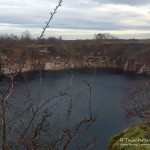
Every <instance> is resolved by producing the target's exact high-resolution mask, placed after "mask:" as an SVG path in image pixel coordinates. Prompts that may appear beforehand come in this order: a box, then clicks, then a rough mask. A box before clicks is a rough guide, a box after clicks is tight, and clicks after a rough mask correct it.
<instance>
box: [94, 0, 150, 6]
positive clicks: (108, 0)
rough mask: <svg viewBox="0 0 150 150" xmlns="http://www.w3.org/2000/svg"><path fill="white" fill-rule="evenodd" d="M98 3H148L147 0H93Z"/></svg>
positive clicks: (149, 2)
mask: <svg viewBox="0 0 150 150" xmlns="http://www.w3.org/2000/svg"><path fill="white" fill-rule="evenodd" d="M94 1H96V2H98V3H100V4H106V3H109V4H127V5H146V4H150V1H149V0H94Z"/></svg>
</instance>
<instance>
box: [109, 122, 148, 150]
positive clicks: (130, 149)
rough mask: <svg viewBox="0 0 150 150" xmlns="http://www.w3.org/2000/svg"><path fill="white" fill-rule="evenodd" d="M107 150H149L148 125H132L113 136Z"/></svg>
mask: <svg viewBox="0 0 150 150" xmlns="http://www.w3.org/2000/svg"><path fill="white" fill-rule="evenodd" d="M108 150H150V123H140V124H137V125H134V126H132V127H130V128H127V129H126V130H124V131H123V132H122V133H119V134H117V135H115V136H113V137H112V138H111V139H110V142H109V145H108Z"/></svg>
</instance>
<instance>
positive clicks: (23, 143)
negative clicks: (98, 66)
mask: <svg viewBox="0 0 150 150" xmlns="http://www.w3.org/2000/svg"><path fill="white" fill-rule="evenodd" d="M61 3H62V0H59V2H58V5H57V6H56V8H55V9H54V11H53V12H52V13H51V15H50V19H49V20H48V22H46V26H45V27H44V28H43V31H42V33H41V36H40V37H39V38H38V41H39V40H40V39H41V38H42V37H43V34H44V32H45V30H46V28H47V27H48V25H49V23H50V21H51V20H52V18H53V16H54V14H55V13H56V11H57V9H58V8H59V7H60V6H61ZM36 45H37V42H36V43H35V45H34V46H33V47H32V48H35V47H36ZM28 57H29V55H28V54H27V55H25V57H24V59H23V61H22V62H21V63H20V65H19V66H18V67H17V69H16V66H15V67H13V66H10V69H12V70H11V71H10V70H8V72H6V71H2V73H3V74H4V75H5V76H6V77H7V80H6V81H5V82H4V83H3V86H2V88H1V90H0V137H1V138H0V149H2V150H11V149H12V150H13V149H18V150H19V149H26V150H31V149H32V150H38V149H39V150H41V149H43V150H44V149H45V150H48V149H49V150H58V149H63V150H67V149H69V148H70V145H71V143H73V142H74V140H75V139H76V138H79V137H81V136H82V135H83V134H84V133H85V132H86V131H87V130H88V128H89V126H90V125H91V124H92V123H93V122H94V121H95V119H96V115H95V114H93V112H92V107H91V100H92V99H91V94H92V85H93V80H92V82H87V81H86V85H87V86H88V88H89V93H90V94H89V100H88V101H87V102H88V103H89V105H88V107H89V113H88V115H87V117H85V118H82V119H81V120H79V121H77V122H75V123H74V124H72V125H70V126H69V122H70V120H71V115H72V111H73V107H74V104H75V102H76V100H77V99H79V98H80V97H79V96H77V97H76V98H74V99H73V98H72V99H70V105H69V108H68V111H67V114H66V119H65V120H66V121H65V124H64V126H63V127H62V128H61V129H57V128H55V125H54V124H53V123H52V122H51V121H50V120H49V118H50V117H51V113H52V112H51V108H52V107H53V106H54V105H55V102H59V100H60V99H61V100H62V99H65V98H66V96H67V95H68V94H69V90H70V88H71V84H72V80H73V77H72V78H71V80H70V84H69V85H68V87H66V89H64V90H63V91H61V92H59V93H58V94H57V95H54V96H51V97H49V98H48V99H44V100H43V99H42V94H41V90H40V91H39V93H38V97H37V98H36V101H35V100H34V99H33V96H32V91H31V90H30V87H29V84H28V80H27V78H26V76H25V75H24V73H23V72H22V70H23V68H24V66H25V65H26V62H27V59H28ZM10 60H11V59H10ZM1 62H3V64H4V65H6V66H8V64H7V61H6V60H5V59H4V58H3V57H1ZM11 63H12V64H13V63H14V62H13V60H12V61H11ZM8 68H9V67H8ZM13 68H14V69H13ZM20 73H22V75H23V76H24V81H25V84H24V85H23V86H22V85H21V84H20V83H19V82H17V81H16V80H15V78H16V76H17V75H18V74H20ZM39 80H40V84H39V89H41V83H42V80H41V72H40V79H39ZM15 85H20V86H22V88H23V89H24V94H23V96H24V98H23V99H18V97H17V96H16V91H15V89H14V87H15ZM56 104H57V103H56ZM82 127H84V130H81V129H82ZM95 144H96V140H95V138H93V139H91V141H89V142H88V143H87V144H86V145H85V148H84V149H85V150H86V149H90V148H91V147H93V145H95ZM78 149H80V147H78Z"/></svg>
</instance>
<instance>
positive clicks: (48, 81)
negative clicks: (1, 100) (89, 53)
mask: <svg viewBox="0 0 150 150" xmlns="http://www.w3.org/2000/svg"><path fill="white" fill-rule="evenodd" d="M41 77H42V78H41V81H40V79H39V74H32V78H31V76H30V79H29V80H28V86H29V89H30V91H31V95H32V98H33V99H34V101H37V99H38V95H39V92H40V96H41V99H40V103H42V102H44V101H46V100H47V99H48V98H49V97H52V96H54V95H57V94H58V93H60V91H62V92H63V91H64V90H65V89H66V88H67V87H68V86H69V85H70V84H71V88H70V89H69V90H68V91H67V94H68V95H66V96H64V97H61V98H59V99H54V100H52V101H51V102H50V103H48V104H47V106H46V107H47V108H48V109H49V110H50V111H51V112H52V116H51V118H50V120H51V121H52V122H53V123H54V124H55V125H56V126H57V127H58V128H61V127H62V126H63V125H64V124H65V122H64V120H65V116H66V113H67V110H68V107H69V104H70V101H71V100H73V101H74V99H76V101H75V102H74V104H73V112H72V116H71V121H70V122H71V124H74V123H75V122H77V121H79V120H80V119H83V118H84V117H85V116H87V115H88V112H89V107H88V106H89V105H88V98H89V88H88V86H87V84H86V82H90V81H94V84H93V86H92V103H91V107H92V112H93V113H96V114H97V115H98V118H97V120H96V122H94V123H93V124H92V125H91V127H90V129H89V130H88V132H87V133H86V134H85V136H83V137H82V138H81V139H80V142H77V143H78V144H81V145H82V144H83V143H84V142H85V141H86V140H88V139H89V138H90V137H94V136H96V138H97V140H98V142H99V145H98V146H97V148H96V150H106V149H107V144H108V141H109V139H110V138H111V136H113V135H115V134H116V133H118V132H120V131H122V130H123V129H124V128H126V127H128V126H130V125H131V124H129V123H127V122H126V120H125V117H124V112H123V111H122V109H121V108H120V107H119V103H120V101H121V100H122V99H123V98H124V96H125V94H126V93H127V92H128V91H129V89H130V87H131V85H132V84H133V83H135V82H137V81H138V80H143V79H145V77H143V76H135V75H125V74H114V73H110V72H106V71H101V70H97V71H96V75H95V76H94V70H92V69H91V70H89V69H84V70H69V71H55V72H44V73H42V75H41ZM24 85H25V82H24V81H17V84H16V85H15V93H16V97H18V98H19V99H20V104H21V103H22V101H23V99H24V98H25V96H24ZM40 85H41V86H40ZM52 106H53V107H52ZM49 107H50V108H49ZM77 143H76V144H77ZM76 146H78V145H74V146H73V148H72V149H77V148H76Z"/></svg>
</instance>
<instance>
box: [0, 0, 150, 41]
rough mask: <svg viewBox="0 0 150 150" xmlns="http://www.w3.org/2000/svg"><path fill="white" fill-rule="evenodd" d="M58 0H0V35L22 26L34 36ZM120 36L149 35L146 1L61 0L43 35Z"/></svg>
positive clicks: (19, 30) (149, 11)
mask: <svg viewBox="0 0 150 150" xmlns="http://www.w3.org/2000/svg"><path fill="white" fill-rule="evenodd" d="M57 3H58V0H0V34H4V33H8V34H10V33H13V34H20V33H22V32H23V31H25V30H26V29H27V30H29V31H30V32H31V34H32V35H33V36H35V37H36V36H38V35H39V34H40V31H41V29H42V28H43V26H44V25H45V21H47V20H48V18H49V16H50V15H49V14H50V12H52V11H53V8H54V7H55V6H56V5H57ZM99 32H102V33H105V32H106V33H108V32H109V33H111V34H113V35H115V36H118V37H120V38H150V0H63V3H62V7H60V8H59V10H58V11H57V14H56V15H55V16H54V19H53V20H52V22H51V23H50V28H49V29H48V30H47V31H46V34H45V37H47V36H56V37H57V36H62V38H64V39H76V38H92V37H93V35H94V34H95V33H99Z"/></svg>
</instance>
